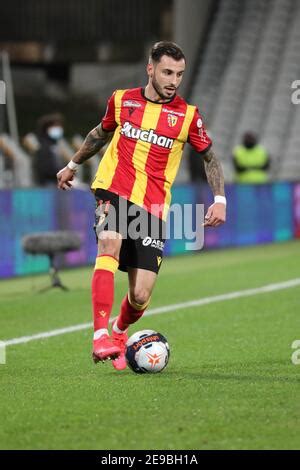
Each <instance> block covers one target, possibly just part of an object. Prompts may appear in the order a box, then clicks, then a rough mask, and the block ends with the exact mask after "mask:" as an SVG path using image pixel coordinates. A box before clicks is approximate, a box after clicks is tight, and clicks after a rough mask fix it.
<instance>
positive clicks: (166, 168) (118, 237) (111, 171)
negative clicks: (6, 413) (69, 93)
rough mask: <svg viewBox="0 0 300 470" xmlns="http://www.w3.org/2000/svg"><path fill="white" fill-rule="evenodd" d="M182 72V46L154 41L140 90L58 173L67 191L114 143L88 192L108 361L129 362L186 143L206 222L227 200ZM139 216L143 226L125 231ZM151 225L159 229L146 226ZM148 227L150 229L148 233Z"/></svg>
mask: <svg viewBox="0 0 300 470" xmlns="http://www.w3.org/2000/svg"><path fill="white" fill-rule="evenodd" d="M184 70H185V57H184V54H183V52H182V50H181V49H180V48H179V47H178V46H177V45H176V44H175V43H173V42H168V41H161V42H158V43H156V44H154V46H153V47H152V49H151V51H150V56H149V62H148V64H147V74H148V83H147V85H146V86H145V87H144V88H141V87H140V88H133V89H128V90H116V91H115V92H114V93H113V95H112V96H111V97H110V98H109V100H108V104H107V109H106V113H105V116H104V118H103V119H102V122H101V123H100V124H99V125H98V126H96V127H95V128H94V129H92V130H91V131H90V132H89V134H88V135H87V137H86V139H85V141H84V143H83V144H82V146H81V148H80V149H79V150H78V151H77V152H76V153H75V155H74V157H73V158H72V160H71V161H70V162H69V163H68V165H67V166H66V167H65V168H63V169H62V170H60V171H59V173H58V174H57V180H58V187H59V188H61V189H64V190H65V189H68V188H70V187H71V186H72V179H73V177H74V174H75V172H76V170H77V168H78V166H79V165H80V164H82V163H83V162H84V161H86V160H87V159H88V158H90V157H92V156H93V155H94V154H95V153H97V152H98V151H99V150H100V149H101V147H103V146H104V145H105V144H106V143H107V141H108V140H109V138H111V135H112V139H111V142H110V144H109V146H108V148H107V150H106V152H105V154H104V156H103V158H102V160H101V162H100V164H99V168H98V171H97V173H96V176H95V179H94V182H93V183H92V190H93V191H94V194H95V198H96V201H97V207H96V220H95V230H96V233H97V239H98V256H97V258H96V264H95V271H94V275H93V280H92V304H93V315H94V339H93V358H94V361H95V362H98V361H104V360H106V359H112V363H113V366H114V367H115V369H117V370H122V369H125V368H126V360H125V344H126V341H127V330H128V327H129V326H130V325H132V324H133V323H135V322H136V321H137V320H138V319H139V318H140V317H141V316H142V315H143V313H144V312H145V310H146V308H147V307H148V305H149V302H150V297H151V294H152V291H153V287H154V284H155V281H156V278H157V275H158V272H159V269H160V266H161V261H162V255H163V247H164V242H165V233H164V232H165V221H166V217H167V213H168V209H169V206H170V201H171V186H172V183H173V181H174V179H175V177H176V174H177V171H178V167H179V164H180V160H181V156H182V151H183V147H184V144H185V143H186V142H189V143H190V144H191V145H192V146H193V147H194V149H195V150H196V151H197V152H198V153H199V158H204V162H205V170H206V174H207V179H208V183H209V185H210V187H211V189H212V192H213V195H214V203H213V204H212V205H211V206H210V207H209V208H208V211H207V214H206V216H205V223H204V226H212V227H216V226H218V225H220V224H222V223H224V222H225V217H226V215H225V214H226V199H225V196H224V178H223V173H222V169H221V165H220V162H219V161H218V159H217V157H216V156H215V154H214V152H213V150H212V147H211V144H212V143H211V140H210V138H209V137H208V136H207V134H206V131H205V128H204V126H203V122H202V119H201V116H200V114H199V112H198V109H197V107H196V106H192V105H189V104H187V103H186V101H185V100H184V99H183V98H181V97H180V96H179V95H178V94H177V89H178V87H179V85H180V83H181V81H182V78H183V74H184ZM137 213H138V214H139V217H141V220H142V221H143V222H142V223H141V225H143V227H142V228H145V227H146V229H145V230H146V232H145V230H144V233H143V234H141V236H140V237H138V238H137V237H135V236H132V235H130V233H129V234H128V230H127V229H128V227H129V225H130V224H131V223H132V222H134V220H136V219H135V216H134V215H133V214H135V215H137ZM151 227H156V233H155V234H153V232H151ZM147 230H148V231H147ZM118 268H119V269H120V270H123V271H127V272H128V281H129V289H128V293H127V294H126V295H125V297H124V299H123V301H122V304H121V307H120V311H119V315H118V317H117V319H116V321H115V322H114V323H113V326H112V334H111V336H109V333H108V325H109V318H110V314H111V310H112V306H113V300H114V275H115V272H116V271H117V269H118Z"/></svg>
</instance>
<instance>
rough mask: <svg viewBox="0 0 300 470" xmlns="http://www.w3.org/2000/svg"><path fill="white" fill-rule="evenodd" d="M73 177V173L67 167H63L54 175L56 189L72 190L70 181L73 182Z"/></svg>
mask: <svg viewBox="0 0 300 470" xmlns="http://www.w3.org/2000/svg"><path fill="white" fill-rule="evenodd" d="M74 175H75V171H73V170H70V168H68V167H67V166H65V167H64V168H63V169H62V170H60V171H59V172H58V173H57V174H56V178H57V187H58V188H59V189H63V190H64V191H65V190H66V189H70V188H72V184H71V181H72V180H73V178H74Z"/></svg>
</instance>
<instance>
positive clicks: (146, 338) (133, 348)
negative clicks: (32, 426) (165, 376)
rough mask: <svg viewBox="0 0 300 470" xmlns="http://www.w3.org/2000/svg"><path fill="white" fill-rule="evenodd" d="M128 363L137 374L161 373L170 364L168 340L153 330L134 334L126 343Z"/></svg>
mask: <svg viewBox="0 0 300 470" xmlns="http://www.w3.org/2000/svg"><path fill="white" fill-rule="evenodd" d="M125 357H126V361H127V364H128V366H129V367H130V369H131V370H133V372H136V373H137V374H145V373H149V372H150V373H156V372H161V371H162V370H163V369H164V368H165V367H166V365H167V364H168V362H169V357H170V348H169V345H168V342H167V340H166V338H165V337H164V336H163V335H161V334H160V333H157V331H153V330H142V331H138V332H137V333H134V334H133V335H132V336H130V338H129V339H128V341H127V343H126V353H125Z"/></svg>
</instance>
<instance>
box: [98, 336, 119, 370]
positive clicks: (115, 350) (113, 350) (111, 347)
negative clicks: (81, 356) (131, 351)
mask: <svg viewBox="0 0 300 470" xmlns="http://www.w3.org/2000/svg"><path fill="white" fill-rule="evenodd" d="M120 354H121V348H120V347H119V346H118V345H116V344H113V342H112V339H111V338H110V337H109V336H108V335H105V334H104V335H102V336H100V338H99V339H94V341H93V359H94V362H95V363H96V362H99V361H102V362H103V361H106V360H107V359H116V358H117V357H118V356H120Z"/></svg>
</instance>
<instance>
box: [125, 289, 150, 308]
mask: <svg viewBox="0 0 300 470" xmlns="http://www.w3.org/2000/svg"><path fill="white" fill-rule="evenodd" d="M150 295H151V293H150V292H149V291H148V290H147V289H145V288H135V289H134V290H133V291H130V301H131V302H132V303H134V304H136V305H140V306H144V305H147V303H148V302H149V300H150Z"/></svg>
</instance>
